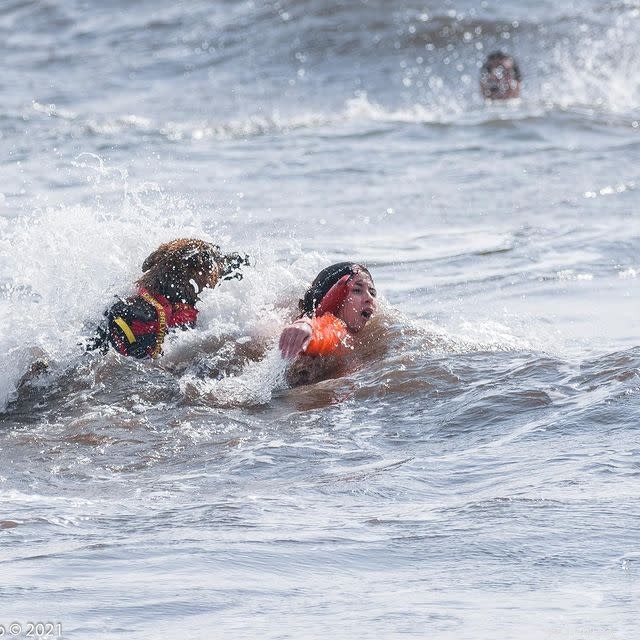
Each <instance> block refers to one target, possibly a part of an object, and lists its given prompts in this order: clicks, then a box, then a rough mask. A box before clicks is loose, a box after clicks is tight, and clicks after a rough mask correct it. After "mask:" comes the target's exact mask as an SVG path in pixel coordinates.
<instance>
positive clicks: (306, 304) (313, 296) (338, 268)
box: [298, 262, 373, 317]
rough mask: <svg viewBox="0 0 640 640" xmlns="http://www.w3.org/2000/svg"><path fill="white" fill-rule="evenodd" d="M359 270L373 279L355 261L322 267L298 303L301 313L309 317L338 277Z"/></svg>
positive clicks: (362, 266) (366, 270)
mask: <svg viewBox="0 0 640 640" xmlns="http://www.w3.org/2000/svg"><path fill="white" fill-rule="evenodd" d="M360 271H362V272H364V273H366V274H367V275H368V276H369V277H370V278H371V280H373V278H372V277H371V274H370V273H369V269H367V267H365V266H364V265H362V264H358V263H356V262H338V263H336V264H332V265H331V266H330V267H327V268H326V269H323V270H322V271H321V272H320V273H319V274H318V275H317V276H316V277H315V279H314V281H313V282H312V283H311V286H310V287H309V288H308V289H307V291H306V293H305V294H304V298H302V300H300V302H299V303H298V306H299V307H300V311H301V312H302V315H306V316H309V317H311V316H312V315H313V314H314V312H315V310H316V307H317V306H318V305H319V304H320V302H321V301H322V298H324V297H325V296H326V295H327V292H328V291H329V289H331V287H333V285H334V284H335V283H336V282H338V280H340V278H342V277H344V276H346V275H353V274H355V273H358V272H360Z"/></svg>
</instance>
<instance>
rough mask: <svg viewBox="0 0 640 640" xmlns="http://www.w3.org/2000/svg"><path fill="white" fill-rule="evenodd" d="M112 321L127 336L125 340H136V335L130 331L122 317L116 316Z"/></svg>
mask: <svg viewBox="0 0 640 640" xmlns="http://www.w3.org/2000/svg"><path fill="white" fill-rule="evenodd" d="M114 322H115V323H116V324H117V325H118V326H119V327H120V328H121V329H122V331H123V333H124V335H125V336H127V340H128V341H129V342H130V343H134V342H135V341H136V337H135V335H134V333H133V331H131V328H130V327H129V325H128V324H127V323H126V322H125V321H124V320H123V319H122V318H120V317H118V318H116V319H115V320H114Z"/></svg>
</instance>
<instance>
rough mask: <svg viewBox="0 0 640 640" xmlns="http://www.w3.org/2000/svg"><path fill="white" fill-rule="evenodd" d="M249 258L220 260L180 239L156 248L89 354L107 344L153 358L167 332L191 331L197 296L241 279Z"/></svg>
mask: <svg viewBox="0 0 640 640" xmlns="http://www.w3.org/2000/svg"><path fill="white" fill-rule="evenodd" d="M248 263H249V261H248V257H247V256H241V255H240V254H238V253H231V254H226V255H225V254H223V253H222V252H221V251H220V247H218V246H217V245H214V244H211V243H209V242H205V241H204V240H198V239H195V238H181V239H179V240H173V241H171V242H167V243H165V244H162V245H160V246H159V247H158V248H157V249H156V250H155V251H154V252H153V253H152V254H151V255H150V256H149V257H148V258H147V259H146V260H145V261H144V262H143V263H142V271H143V272H144V274H143V275H142V277H141V278H140V279H139V280H138V281H137V283H136V284H137V285H138V292H137V294H136V295H134V296H131V297H129V298H127V299H126V300H119V301H118V302H116V303H115V304H114V305H113V306H112V307H111V308H110V309H109V310H108V311H106V312H105V320H104V322H103V323H102V325H101V326H100V328H99V329H98V331H97V334H96V336H95V338H94V340H93V341H92V343H91V344H90V345H89V347H88V348H89V349H101V350H102V351H103V352H104V351H106V350H107V349H108V347H109V344H111V345H112V346H113V347H114V348H115V349H116V350H117V351H118V352H120V353H121V354H123V355H128V356H133V357H135V358H157V357H158V356H159V355H160V354H161V353H162V343H163V341H164V338H165V336H166V334H167V332H168V331H169V330H170V329H172V328H183V329H185V328H189V327H193V326H195V323H196V319H197V316H198V310H197V309H196V303H197V302H198V300H199V299H200V298H199V294H200V292H201V291H202V290H203V289H205V288H207V287H208V288H214V287H215V286H216V285H217V284H218V282H219V281H220V280H229V279H232V278H242V274H241V273H240V268H241V267H242V266H243V265H246V264H248Z"/></svg>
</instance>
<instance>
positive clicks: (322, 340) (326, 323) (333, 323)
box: [304, 313, 348, 356]
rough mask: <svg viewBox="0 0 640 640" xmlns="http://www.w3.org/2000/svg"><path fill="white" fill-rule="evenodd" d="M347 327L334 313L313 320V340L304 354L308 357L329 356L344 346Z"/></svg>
mask: <svg viewBox="0 0 640 640" xmlns="http://www.w3.org/2000/svg"><path fill="white" fill-rule="evenodd" d="M347 334H348V331H347V325H346V324H345V323H344V322H343V321H342V320H340V319H339V318H336V317H335V316H334V315H333V314H332V313H325V314H324V315H322V316H320V317H315V318H313V319H312V320H311V340H309V343H308V344H307V347H306V349H305V350H304V353H305V354H306V355H308V356H328V355H331V354H332V353H335V352H336V351H338V350H339V349H340V348H341V347H342V346H344V339H345V338H346V337H347Z"/></svg>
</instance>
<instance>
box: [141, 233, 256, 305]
mask: <svg viewBox="0 0 640 640" xmlns="http://www.w3.org/2000/svg"><path fill="white" fill-rule="evenodd" d="M246 264H249V259H248V257H247V256H241V255H240V254H238V253H230V254H223V253H222V252H221V251H220V247H218V246H217V245H215V244H212V243H210V242H205V241H204V240H198V239H197V238H181V239H179V240H172V241H171V242H166V243H165V244H161V245H160V246H159V247H158V248H157V249H156V250H155V251H154V252H153V253H152V254H151V255H150V256H148V257H147V258H146V260H145V261H144V262H143V263H142V271H144V272H145V273H144V275H143V276H142V278H140V280H138V284H140V285H142V286H143V287H145V288H146V289H148V290H149V291H151V292H154V293H159V294H161V295H163V296H165V297H166V298H167V299H169V300H171V301H172V302H178V301H180V302H186V303H189V304H195V302H196V300H198V294H199V293H200V291H202V289H205V288H206V287H210V288H213V287H215V286H216V285H217V284H218V282H219V281H220V280H229V279H232V278H242V273H241V272H240V268H241V267H242V266H243V265H246Z"/></svg>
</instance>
